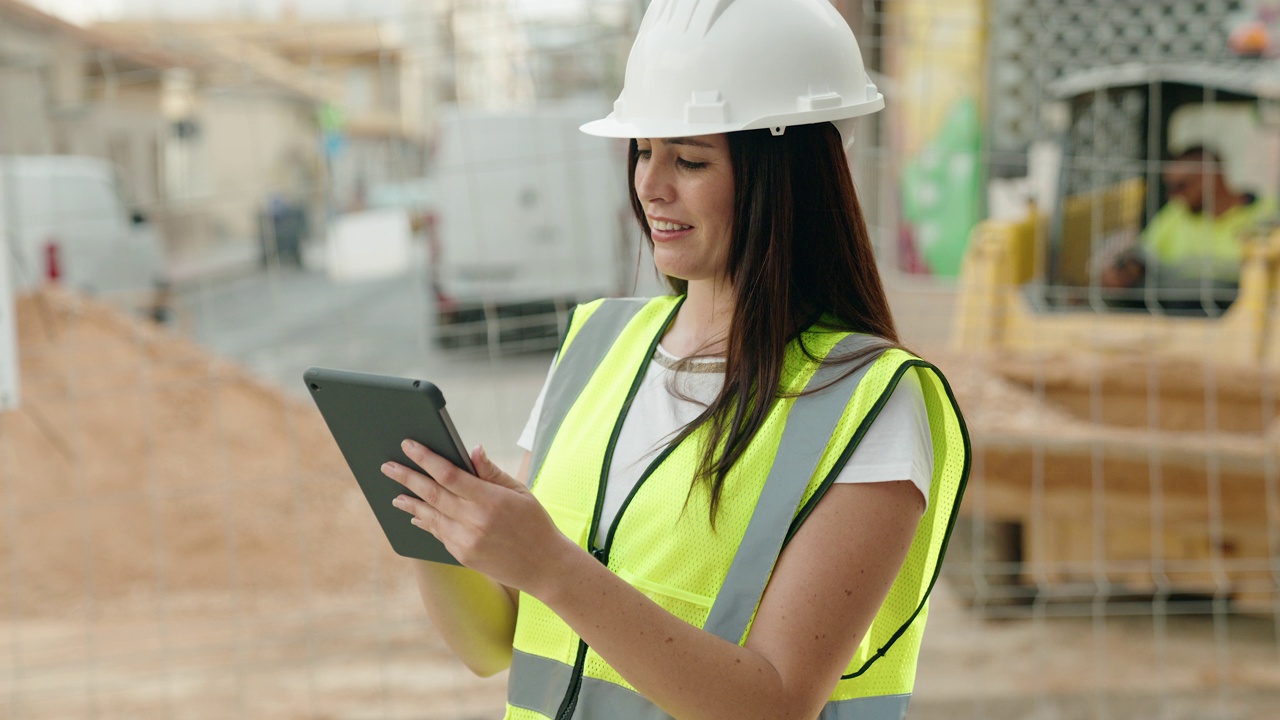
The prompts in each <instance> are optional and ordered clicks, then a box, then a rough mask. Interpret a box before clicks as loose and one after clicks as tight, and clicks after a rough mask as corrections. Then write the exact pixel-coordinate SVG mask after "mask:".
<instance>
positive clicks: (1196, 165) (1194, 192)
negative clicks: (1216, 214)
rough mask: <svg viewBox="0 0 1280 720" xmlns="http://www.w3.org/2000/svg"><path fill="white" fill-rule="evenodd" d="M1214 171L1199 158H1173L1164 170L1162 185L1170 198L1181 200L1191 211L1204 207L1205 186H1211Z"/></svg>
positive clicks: (1197, 210)
mask: <svg viewBox="0 0 1280 720" xmlns="http://www.w3.org/2000/svg"><path fill="white" fill-rule="evenodd" d="M1215 175H1216V173H1215V171H1214V170H1213V169H1212V168H1206V167H1205V166H1204V164H1203V162H1202V161H1201V160H1175V161H1173V162H1170V163H1169V164H1168V165H1167V166H1166V168H1165V170H1164V186H1165V190H1166V191H1167V192H1168V194H1169V199H1170V200H1181V201H1182V202H1184V203H1186V204H1187V207H1188V208H1189V209H1190V210H1191V212H1195V213H1198V212H1200V211H1201V210H1202V209H1204V196H1205V189H1206V187H1208V188H1212V187H1213V183H1214V181H1215V179H1216V178H1215Z"/></svg>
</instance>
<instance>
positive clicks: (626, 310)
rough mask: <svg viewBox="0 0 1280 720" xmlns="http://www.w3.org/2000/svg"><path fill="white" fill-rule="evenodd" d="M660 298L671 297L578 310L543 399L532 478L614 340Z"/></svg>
mask: <svg viewBox="0 0 1280 720" xmlns="http://www.w3.org/2000/svg"><path fill="white" fill-rule="evenodd" d="M659 300H667V298H658V299H654V300H649V299H645V298H609V299H605V300H597V301H595V302H593V303H589V304H587V305H581V306H579V307H578V308H576V309H575V310H574V313H573V315H572V316H571V317H570V318H569V327H568V329H567V330H566V331H565V339H564V343H563V344H562V345H561V347H560V354H559V355H558V356H557V358H556V366H555V370H554V371H553V372H552V373H551V380H550V383H549V384H548V385H547V392H546V396H545V397H544V398H543V400H542V412H541V413H540V414H539V416H538V424H537V426H536V429H535V431H534V436H533V456H532V460H531V461H530V463H529V478H530V480H532V479H534V478H537V477H538V471H539V470H541V469H542V463H543V462H544V461H545V460H546V457H547V451H548V450H549V449H550V448H551V440H552V439H553V438H555V436H556V432H558V431H559V430H560V424H561V423H563V422H564V418H565V416H566V415H568V414H569V408H571V407H573V403H574V402H576V401H577V399H578V396H579V395H581V394H582V390H583V388H585V387H586V385H587V381H588V380H590V379H591V376H592V374H593V373H595V370H596V368H597V367H598V366H599V365H600V361H601V360H604V356H605V355H606V354H607V353H608V352H609V349H610V348H612V347H613V343H614V341H615V340H617V339H618V336H619V335H621V334H622V331H623V329H624V328H626V327H627V324H628V323H630V322H631V320H632V319H633V318H634V317H635V316H636V315H637V314H638V313H639V312H640V311H641V310H643V309H644V307H645V306H646V305H648V304H649V303H651V302H657V301H659Z"/></svg>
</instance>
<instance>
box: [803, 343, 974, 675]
mask: <svg viewBox="0 0 1280 720" xmlns="http://www.w3.org/2000/svg"><path fill="white" fill-rule="evenodd" d="M914 367H920V368H925V369H926V370H932V371H933V373H934V375H935V376H936V377H937V378H938V380H939V381H940V382H941V383H942V388H943V389H944V390H946V392H947V399H948V400H950V401H951V407H952V409H953V410H954V411H955V416H956V423H957V424H958V425H959V426H960V437H961V438H962V439H963V440H964V467H963V468H962V469H961V471H960V485H959V487H957V488H956V499H955V502H953V503H952V505H951V516H950V517H949V518H947V529H946V532H945V533H944V534H943V536H942V546H941V547H939V548H938V561H937V562H936V563H935V564H934V566H933V577H932V578H930V580H929V586H928V587H927V588H925V591H924V595H923V596H922V597H921V598H920V604H919V605H917V606H916V609H915V611H914V612H912V613H911V617H909V618H907V620H906V622H904V623H903V624H902V625H901V626H900V627H899V628H898V629H897V630H896V631H895V632H894V633H893V635H891V636H890V637H889V640H888V641H887V642H885V644H884V645H883V646H881V647H880V648H879V649H877V650H876V651H875V653H874V654H872V656H871V657H870V658H869V659H868V660H867V661H866V662H865V663H863V665H862V667H860V668H858V669H857V670H855V671H853V672H851V673H849V674H847V675H841V676H840V679H841V680H851V679H853V678H856V677H858V676H859V675H862V674H863V673H865V672H866V671H867V670H869V669H870V668H871V665H872V664H873V663H875V661H876V660H879V659H880V658H882V657H884V656H885V654H886V653H888V652H889V648H891V647H893V644H894V643H895V642H897V641H898V638H900V637H902V634H903V633H904V632H906V631H907V628H908V627H911V623H913V622H915V620H916V618H917V617H918V616H919V615H920V611H921V610H923V609H924V604H925V602H927V601H928V599H929V595H931V594H932V593H933V587H934V585H936V584H937V582H938V576H939V575H940V574H941V573H942V560H943V558H944V557H945V556H946V554H947V545H948V544H950V542H951V532H952V531H953V530H954V529H955V526H956V518H957V517H959V515H960V501H961V500H963V499H964V491H965V488H966V487H967V486H968V484H969V470H970V467H971V465H972V460H973V451H972V447H971V445H970V443H969V428H968V426H966V425H965V422H964V415H962V414H961V413H960V405H959V403H957V402H956V396H955V393H953V392H952V391H951V384H950V383H949V382H947V377H946V376H945V375H943V374H942V371H941V370H939V369H938V368H937V366H935V365H933V364H932V363H928V362H925V361H924V360H907V361H905V362H903V363H902V364H901V365H900V366H898V369H897V370H896V371H895V372H894V374H893V377H892V378H890V379H889V383H888V385H887V386H886V387H885V390H884V392H883V393H881V395H880V397H879V398H877V399H876V403H875V405H873V406H872V407H871V410H870V411H869V412H868V413H867V417H866V418H864V419H863V421H862V424H860V425H859V426H858V429H857V431H856V432H854V434H853V437H852V438H850V440H849V444H848V445H847V446H845V449H844V452H842V453H840V457H839V458H838V459H837V460H836V462H835V465H833V466H832V467H831V471H830V472H828V473H827V476H826V477H825V478H823V479H822V484H821V485H819V486H818V489H817V490H815V491H814V493H813V497H811V498H809V501H808V502H807V503H805V504H804V507H802V508H800V512H798V513H796V518H795V520H794V521H792V523H791V530H789V531H788V532H787V539H786V542H791V538H792V537H793V536H794V535H795V533H796V531H797V530H799V529H800V526H801V525H802V524H804V521H805V519H807V518H808V517H809V513H811V512H813V508H814V507H815V506H817V504H818V501H819V500H821V499H822V496H823V495H825V494H826V492H827V490H828V489H830V487H831V485H832V484H834V483H835V480H836V477H837V476H838V475H839V474H840V471H841V470H843V469H844V466H845V465H846V464H847V463H848V462H849V458H850V457H852V456H853V451H854V450H855V449H857V446H858V443H860V442H862V438H863V436H865V435H866V434H867V430H868V429H869V428H870V427H871V423H872V421H874V420H875V418H876V417H877V416H879V414H880V411H881V410H883V409H884V406H885V404H886V403H888V402H889V396H890V395H892V394H893V391H894V390H895V389H897V387H898V382H899V381H900V380H902V376H903V375H904V374H906V372H907V370H908V369H910V368H914ZM783 546H784V547H785V546H786V545H785V543H784V545H783Z"/></svg>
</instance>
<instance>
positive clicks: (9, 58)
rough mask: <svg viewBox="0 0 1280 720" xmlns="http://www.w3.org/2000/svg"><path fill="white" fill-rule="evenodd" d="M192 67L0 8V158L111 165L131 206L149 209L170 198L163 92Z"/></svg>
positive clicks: (0, 2) (180, 59) (168, 55)
mask: <svg viewBox="0 0 1280 720" xmlns="http://www.w3.org/2000/svg"><path fill="white" fill-rule="evenodd" d="M189 64H191V59H190V58H188V57H185V56H183V55H181V54H178V53H174V52H169V51H165V50H162V49H157V48H146V47H138V46H136V45H134V44H131V43H126V42H121V41H120V40H119V39H117V38H114V37H112V36H110V35H107V34H105V33H101V32H98V31H95V30H91V29H85V28H82V27H79V26H76V25H72V24H70V23H67V22H65V21H63V20H60V19H58V18H56V17H54V16H52V15H48V14H46V13H44V12H42V11H40V10H37V9H35V8H33V7H31V6H29V5H27V4H25V3H22V2H19V1H18V0H0V153H3V154H27V155H44V154H77V155H93V156H98V157H104V158H108V159H110V160H112V161H113V163H114V164H115V166H116V168H117V169H118V171H119V172H120V175H121V178H122V180H123V181H124V186H125V189H126V191H127V192H128V194H129V197H128V198H126V200H127V201H129V202H130V203H131V204H133V205H135V206H136V207H138V208H141V209H143V210H144V211H150V210H153V209H155V208H156V207H157V205H158V204H159V203H160V202H161V200H162V199H163V198H164V196H165V192H164V188H163V185H164V180H163V177H162V173H161V171H160V167H161V165H162V160H161V158H162V156H163V154H164V148H163V145H162V143H161V142H160V138H162V137H163V135H164V126H165V122H164V119H163V114H162V111H161V105H160V95H161V87H162V86H164V84H165V83H166V82H167V78H168V77H169V76H170V74H171V73H172V72H173V71H174V70H175V69H178V68H182V67H184V66H187V65H189Z"/></svg>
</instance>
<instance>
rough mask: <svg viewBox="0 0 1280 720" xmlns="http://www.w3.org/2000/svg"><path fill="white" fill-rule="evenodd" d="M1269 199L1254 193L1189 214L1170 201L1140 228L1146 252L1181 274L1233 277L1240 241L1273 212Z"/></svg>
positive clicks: (1236, 272) (1235, 277)
mask: <svg viewBox="0 0 1280 720" xmlns="http://www.w3.org/2000/svg"><path fill="white" fill-rule="evenodd" d="M1277 210H1278V209H1277V207H1276V201H1275V200H1274V199H1265V198H1259V199H1257V200H1255V201H1254V202H1252V203H1249V204H1248V205H1241V206H1239V207H1234V208H1231V209H1230V210H1228V211H1226V212H1225V213H1223V214H1222V215H1220V216H1218V217H1216V218H1214V217H1209V216H1208V214H1207V213H1193V212H1191V209H1190V208H1188V207H1187V204H1186V203H1184V202H1182V201H1180V200H1174V201H1173V202H1170V203H1169V204H1167V205H1165V206H1164V207H1162V208H1160V211H1159V212H1157V213H1156V214H1155V217H1153V218H1151V222H1150V223H1148V224H1147V228H1146V230H1144V231H1143V233H1142V242H1143V245H1144V246H1145V248H1146V249H1147V252H1148V253H1149V254H1150V256H1151V257H1153V258H1154V259H1155V260H1156V261H1157V262H1158V263H1160V264H1161V265H1162V266H1164V267H1167V268H1171V269H1174V270H1176V271H1178V272H1179V274H1181V275H1182V276H1184V277H1201V276H1204V277H1208V278H1209V279H1211V280H1217V281H1221V282H1238V281H1239V279H1240V262H1241V260H1242V259H1243V257H1244V245H1243V240H1244V238H1246V237H1247V236H1248V235H1249V233H1250V231H1252V230H1255V229H1257V228H1259V227H1261V226H1263V224H1264V223H1265V221H1267V220H1269V219H1271V218H1272V217H1273V216H1275V214H1276V213H1277Z"/></svg>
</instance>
